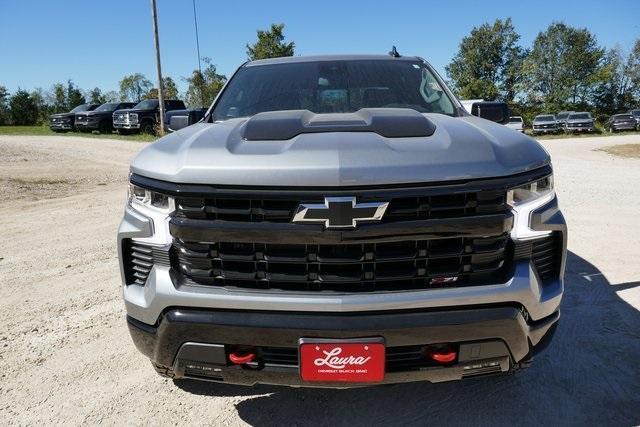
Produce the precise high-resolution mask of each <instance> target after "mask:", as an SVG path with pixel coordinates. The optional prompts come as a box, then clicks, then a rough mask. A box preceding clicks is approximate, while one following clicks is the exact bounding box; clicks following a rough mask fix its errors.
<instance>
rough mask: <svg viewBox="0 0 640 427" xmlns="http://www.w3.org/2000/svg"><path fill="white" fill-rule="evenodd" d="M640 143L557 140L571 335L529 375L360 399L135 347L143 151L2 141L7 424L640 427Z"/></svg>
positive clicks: (378, 391)
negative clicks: (137, 172)
mask: <svg viewBox="0 0 640 427" xmlns="http://www.w3.org/2000/svg"><path fill="white" fill-rule="evenodd" d="M628 143H640V136H639V135H627V136H624V135H622V136H615V137H595V138H580V139H575V140H572V139H557V140H549V141H546V142H544V145H545V147H546V148H547V149H548V150H549V151H550V152H551V154H552V156H553V160H554V167H555V178H556V187H557V191H558V193H559V197H560V202H561V206H562V208H563V210H564V213H565V216H566V218H567V221H568V223H569V228H570V241H569V250H570V253H569V259H568V265H567V276H566V297H565V299H564V301H563V306H562V319H561V322H560V327H559V329H558V334H557V335H556V338H555V340H554V342H553V343H552V345H551V347H550V348H549V349H548V351H547V352H546V353H544V354H543V355H542V356H541V357H539V358H538V359H536V363H535V364H534V366H533V367H532V368H531V369H529V371H528V372H526V373H524V374H522V375H517V376H510V377H492V378H478V379H471V380H466V381H463V382H456V383H448V384H405V385H396V386H385V387H376V388H369V389H355V390H314V389H302V390H300V389H290V388H280V387H255V388H247V387H237V386H230V385H216V384H208V383H197V382H176V383H174V382H173V381H169V380H166V379H162V378H160V377H158V376H157V375H156V374H155V372H154V371H153V369H152V368H151V366H150V364H149V363H148V361H147V360H146V359H145V358H144V357H143V356H142V355H140V354H139V353H138V352H137V351H136V349H135V348H134V346H133V343H132V342H131V340H130V338H129V335H128V332H127V328H126V325H125V319H124V316H125V312H124V304H123V303H122V301H121V299H120V276H119V274H118V268H117V258H116V248H115V237H116V229H117V225H118V222H119V220H120V215H121V212H122V205H123V202H124V197H125V188H126V182H127V168H128V163H129V161H130V160H131V158H132V157H133V156H134V155H135V153H136V152H137V151H139V150H140V149H141V148H142V147H143V146H144V144H143V143H139V142H128V141H111V140H97V139H84V138H77V137H69V138H64V137H28V136H0V230H1V233H2V243H1V244H0V376H1V381H0V420H3V421H1V422H2V423H3V424H4V423H9V424H46V425H49V424H59V423H65V424H67V423H68V424H74V425H77V424H94V423H105V424H122V423H125V424H136V425H137V424H146V425H149V424H153V425H158V424H160V425H176V424H196V425H201V424H245V423H246V424H251V425H255V424H258V425H284V424H287V425H296V424H314V425H331V426H335V425H353V424H356V423H357V424H369V425H372V424H375V425H379V424H389V425H398V424H422V425H424V424H432V423H437V424H438V425H459V424H469V425H471V424H473V425H495V424H499V425H507V424H509V425H513V424H518V425H539V424H543V425H558V424H587V423H588V424H595V423H606V424H613V425H625V426H628V425H638V424H640V262H638V254H639V253H640V185H639V183H640V159H628V158H619V157H615V156H612V155H611V154H608V153H606V152H603V151H598V149H600V148H603V147H606V146H609V145H616V144H628Z"/></svg>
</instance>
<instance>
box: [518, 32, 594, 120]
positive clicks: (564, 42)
mask: <svg viewBox="0 0 640 427" xmlns="http://www.w3.org/2000/svg"><path fill="white" fill-rule="evenodd" d="M603 57H604V50H603V49H602V48H600V47H599V46H598V44H597V41H596V38H595V36H594V35H593V34H591V33H590V32H589V30H587V29H586V28H573V27H570V26H568V25H566V24H564V23H562V22H555V23H552V24H551V25H550V26H549V27H548V28H547V29H546V30H545V31H543V32H540V33H539V34H538V36H537V37H536V39H535V41H534V42H533V47H532V49H531V52H530V54H529V56H528V57H527V59H526V60H525V64H524V67H523V69H524V73H525V75H526V79H527V87H528V90H527V92H528V97H529V99H531V100H538V101H542V102H543V103H544V105H545V106H546V107H547V108H550V109H561V108H566V107H567V106H576V105H577V104H578V103H579V102H580V103H581V104H583V105H584V104H585V103H586V102H587V101H588V99H589V96H590V95H591V94H592V89H593V88H594V85H595V83H597V80H598V78H600V77H601V71H602V70H601V65H602V64H601V62H602V59H603Z"/></svg>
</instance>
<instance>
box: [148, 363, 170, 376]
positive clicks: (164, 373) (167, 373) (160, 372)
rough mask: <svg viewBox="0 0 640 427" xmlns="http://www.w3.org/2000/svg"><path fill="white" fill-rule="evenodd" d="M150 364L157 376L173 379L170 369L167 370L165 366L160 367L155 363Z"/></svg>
mask: <svg viewBox="0 0 640 427" xmlns="http://www.w3.org/2000/svg"><path fill="white" fill-rule="evenodd" d="M151 364H152V365H153V368H154V369H155V370H156V372H157V373H158V375H160V376H161V377H163V378H174V377H175V375H174V373H173V370H172V369H171V368H168V367H166V366H162V365H158V364H157V363H153V362H151Z"/></svg>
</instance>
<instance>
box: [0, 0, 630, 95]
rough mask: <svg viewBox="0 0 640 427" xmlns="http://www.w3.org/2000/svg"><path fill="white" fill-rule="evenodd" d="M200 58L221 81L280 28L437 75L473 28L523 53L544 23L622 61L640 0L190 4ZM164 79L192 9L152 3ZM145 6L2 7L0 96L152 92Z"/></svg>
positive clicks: (305, 46)
mask: <svg viewBox="0 0 640 427" xmlns="http://www.w3.org/2000/svg"><path fill="white" fill-rule="evenodd" d="M196 7H197V10H198V24H199V30H200V53H201V56H208V57H211V58H212V59H213V62H214V63H215V64H216V65H217V66H218V70H219V71H220V72H222V73H223V74H227V75H229V74H230V73H232V72H233V70H234V69H235V68H236V67H237V66H238V65H240V64H241V63H242V62H243V61H244V60H245V59H246V49H245V44H246V43H250V42H253V41H254V40H255V38H256V29H258V28H260V29H264V28H268V27H269V26H270V24H271V23H280V22H282V23H285V25H286V27H285V35H286V36H287V38H288V40H293V41H295V43H296V54H302V55H307V54H322V53H386V52H388V51H389V50H390V48H391V46H392V45H396V46H397V47H398V51H399V52H400V53H401V54H406V55H418V56H422V57H424V58H425V59H427V60H428V61H430V62H431V63H432V64H433V65H434V66H435V67H436V68H437V69H438V70H439V71H440V72H441V73H442V74H443V75H444V66H445V65H446V64H447V63H448V62H449V60H450V59H451V58H452V56H453V55H454V54H455V52H456V50H457V47H458V44H459V42H460V39H461V38H462V37H464V36H465V35H466V34H468V33H469V31H470V30H471V28H473V27H474V26H477V25H480V24H482V23H483V22H493V20H494V19H496V18H506V17H512V19H513V22H514V24H515V27H516V29H517V30H518V31H519V32H520V34H521V35H522V43H523V44H524V45H525V46H528V45H530V44H531V42H532V41H533V39H534V38H535V36H536V35H537V34H538V32H539V31H541V30H543V29H545V28H546V27H547V26H548V25H549V24H550V23H551V22H553V21H560V20H562V21H565V22H566V23H568V24H570V25H574V26H578V27H587V28H588V29H589V30H591V31H592V32H593V33H594V34H595V35H596V36H597V38H598V41H599V42H600V44H601V45H603V46H605V47H613V46H614V45H616V44H619V45H620V46H621V47H622V48H623V49H625V50H626V51H628V50H629V49H630V48H631V46H632V44H633V42H634V40H635V39H637V38H639V37H640V0H609V1H589V0H560V1H547V0H538V1H518V0H509V1H492V0H485V1H481V0H455V1H444V0H442V1H428V0H423V1H403V0H395V1H385V2H376V1H371V0H369V1H361V2H356V1H349V0H339V1H336V0H323V1H321V2H312V1H304V0H298V1H274V0H271V1H267V0H262V1H254V0H244V1H237V0H235V1H234V0H231V1H229V0H227V1H209V0H196ZM158 17H159V27H160V48H161V53H162V66H163V72H164V74H165V75H169V76H171V77H173V78H174V80H176V82H177V83H178V84H179V87H180V89H181V90H184V88H185V84H184V82H183V80H182V77H185V76H188V75H189V74H190V72H191V71H192V70H193V69H194V68H197V55H196V50H195V36H194V26H193V9H192V3H191V0H158ZM154 61H155V57H154V52H153V37H152V30H151V12H150V1H149V0H100V1H90V0H89V1H88V0H82V1H80V0H55V1H54V0H0V85H5V86H6V87H7V88H8V89H9V90H10V91H11V92H13V91H15V90H16V89H17V88H18V87H22V88H25V89H29V90H31V89H33V88H36V87H42V88H43V89H45V90H48V89H49V88H50V87H51V85H52V84H53V83H55V82H61V81H66V80H67V79H72V80H73V81H74V82H75V83H76V84H77V85H79V86H80V87H81V88H83V89H90V88H92V87H95V86H98V87H100V88H101V89H103V90H116V89H117V87H118V81H119V80H120V79H121V78H122V76H123V75H125V74H130V73H134V72H141V73H144V74H145V75H146V76H147V77H148V78H149V79H151V80H152V81H155V65H154V64H155V62H154Z"/></svg>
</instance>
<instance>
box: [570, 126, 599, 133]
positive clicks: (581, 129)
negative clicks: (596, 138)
mask: <svg viewBox="0 0 640 427" xmlns="http://www.w3.org/2000/svg"><path fill="white" fill-rule="evenodd" d="M595 130H596V129H595V127H594V126H584V127H569V126H567V127H566V128H565V131H566V132H568V133H571V132H594V131H595Z"/></svg>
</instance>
